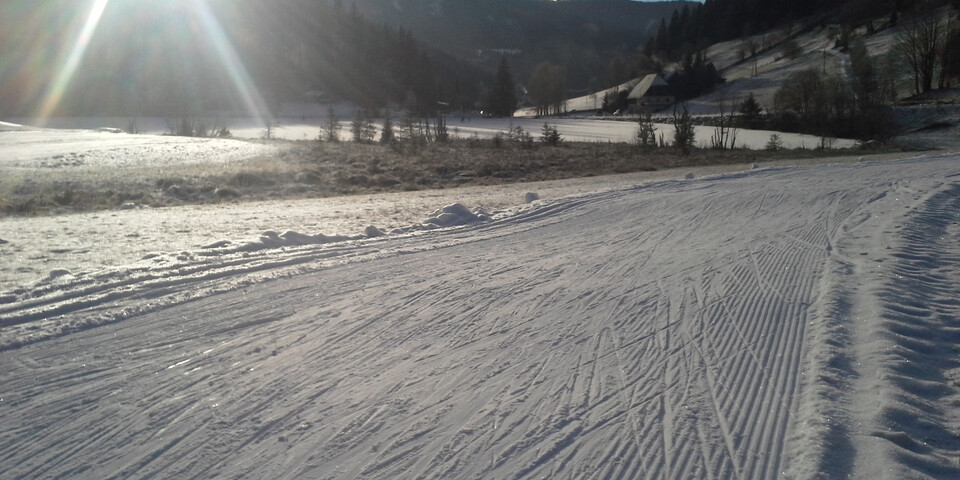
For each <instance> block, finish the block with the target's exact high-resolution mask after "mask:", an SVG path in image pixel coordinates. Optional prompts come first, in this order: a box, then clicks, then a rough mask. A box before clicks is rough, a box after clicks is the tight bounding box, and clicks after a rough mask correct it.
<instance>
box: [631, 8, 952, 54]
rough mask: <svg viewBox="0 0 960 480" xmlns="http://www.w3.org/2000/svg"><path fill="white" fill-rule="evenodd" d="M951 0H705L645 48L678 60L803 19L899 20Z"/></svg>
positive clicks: (668, 22) (669, 22)
mask: <svg viewBox="0 0 960 480" xmlns="http://www.w3.org/2000/svg"><path fill="white" fill-rule="evenodd" d="M947 3H953V4H954V5H960V0H803V1H797V0H705V1H704V3H703V4H702V5H698V4H687V5H684V7H683V8H681V9H678V10H676V11H674V12H673V13H672V14H671V15H670V16H669V17H668V18H665V19H664V21H663V22H662V23H661V24H660V25H659V26H658V28H657V32H656V34H654V35H652V36H651V39H650V41H649V43H648V44H647V45H646V47H645V49H644V51H645V53H646V54H647V55H648V56H658V57H660V58H661V59H664V60H680V59H682V58H683V56H685V55H690V54H693V53H695V52H696V51H698V50H700V49H702V48H704V47H706V46H708V45H710V44H713V43H717V42H722V41H726V40H733V39H737V38H742V37H746V36H750V35H754V34H758V33H762V32H765V31H769V30H772V29H775V28H777V27H780V26H783V25H788V24H791V23H794V22H797V21H801V20H807V21H809V20H810V19H817V20H819V23H820V24H838V25H844V26H861V25H866V26H867V27H868V28H870V27H871V26H872V22H873V21H874V20H876V19H877V18H880V17H889V18H890V20H891V22H890V23H891V24H895V23H896V21H897V19H898V18H899V16H901V15H904V14H909V13H912V12H915V11H923V10H930V9H933V8H936V7H938V6H941V5H945V4H947Z"/></svg>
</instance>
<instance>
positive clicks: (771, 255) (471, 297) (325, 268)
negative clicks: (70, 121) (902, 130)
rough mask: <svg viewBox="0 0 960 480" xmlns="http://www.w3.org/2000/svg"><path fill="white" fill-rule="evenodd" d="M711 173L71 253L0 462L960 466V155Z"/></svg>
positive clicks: (5, 427) (159, 470)
mask: <svg viewBox="0 0 960 480" xmlns="http://www.w3.org/2000/svg"><path fill="white" fill-rule="evenodd" d="M690 177H693V178H685V179H680V180H669V181H656V182H649V183H645V184H641V185H638V186H634V187H627V188H619V189H613V190H606V191H600V192H596V193H587V194H582V195H577V196H571V197H566V198H560V199H556V198H554V199H541V200H535V201H533V202H532V203H530V204H528V205H525V206H523V207H520V208H517V209H515V210H513V211H503V212H499V213H488V212H484V211H481V210H476V209H470V208H467V207H465V206H463V205H459V206H457V205H451V206H450V207H449V208H447V209H446V210H440V211H438V212H434V214H433V215H430V216H429V218H428V220H430V219H433V220H434V221H433V222H430V221H424V222H422V223H419V224H418V225H420V228H411V229H407V230H403V229H400V230H399V231H396V232H393V233H388V232H383V231H379V230H380V229H377V230H378V231H379V232H374V231H372V230H371V231H369V232H368V233H376V234H374V235H356V236H352V237H349V238H337V239H334V240H335V241H329V242H328V241H327V240H330V239H329V238H327V237H321V236H319V234H318V233H317V232H303V231H302V230H300V231H298V230H291V231H290V232H286V231H284V230H280V229H277V230H273V231H271V232H269V233H268V232H264V233H263V235H261V237H262V238H260V239H258V240H255V241H253V242H247V243H242V242H239V241H237V240H238V239H226V240H225V241H223V242H214V243H211V244H209V245H205V246H206V247H208V248H196V249H193V250H187V251H182V252H177V253H172V254H166V253H163V252H160V253H158V254H157V255H153V256H150V255H148V256H147V257H146V258H144V259H143V260H142V261H141V262H140V263H136V264H131V265H128V266H126V267H123V268H115V269H108V270H103V271H101V272H100V273H96V272H92V273H89V274H86V275H80V276H75V275H72V274H71V272H61V271H51V272H50V275H49V278H48V279H47V280H45V281H43V282H39V283H37V284H34V285H31V286H29V287H23V288H18V289H15V290H12V291H9V292H8V293H6V294H4V298H3V299H2V302H0V349H2V350H0V365H3V368H2V369H0V385H2V390H0V459H2V461H0V477H2V478H64V477H74V478H97V479H102V478H151V477H152V478H200V477H211V478H240V477H246V478H383V479H394V478H438V479H439V478H576V479H581V478H775V477H780V476H786V477H788V478H814V477H820V478H842V477H847V476H850V477H853V478H871V479H872V478H958V477H960V466H958V463H957V459H958V455H960V440H958V437H957V432H960V410H958V409H957V408H956V405H957V404H958V403H957V402H960V396H958V380H957V379H958V378H960V360H958V358H960V357H958V350H957V348H958V347H957V345H958V344H960V333H958V332H960V290H958V285H960V268H958V267H960V157H958V156H956V155H943V156H930V157H927V158H910V159H903V160H900V161H894V162H877V163H873V162H862V163H856V164H849V165H826V166H816V167H796V168H786V167H784V168H767V169H756V170H751V171H748V172H744V173H738V174H727V175H719V176H712V177H704V176H701V175H690ZM521 199H522V197H518V200H517V201H518V203H519V202H520V201H521ZM471 207H472V205H471ZM444 215H447V216H446V217H444ZM449 215H453V216H455V217H456V218H454V217H451V216H449ZM281 231H283V233H277V232H281ZM382 233H387V234H385V235H382ZM231 240H233V241H231ZM256 242H260V245H259V246H257V248H252V247H250V248H237V247H238V246H243V245H250V244H251V243H252V244H255V243H256Z"/></svg>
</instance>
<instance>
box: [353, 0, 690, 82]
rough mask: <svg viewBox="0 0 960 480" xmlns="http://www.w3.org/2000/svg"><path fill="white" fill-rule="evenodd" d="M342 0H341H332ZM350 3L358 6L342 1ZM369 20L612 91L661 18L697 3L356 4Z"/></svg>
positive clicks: (479, 60) (380, 0)
mask: <svg viewBox="0 0 960 480" xmlns="http://www.w3.org/2000/svg"><path fill="white" fill-rule="evenodd" d="M334 1H336V0H334ZM343 3H344V4H345V5H349V4H351V3H353V2H351V0H343ZM355 3H356V5H357V7H358V9H359V11H360V12H361V13H362V14H363V15H364V16H365V17H366V18H367V19H369V20H372V21H374V22H376V23H384V24H387V25H391V26H396V27H402V28H404V29H406V30H409V31H411V32H412V33H413V35H414V36H415V37H417V38H418V39H420V40H421V41H423V42H424V43H426V44H429V45H432V46H435V47H437V48H441V49H443V50H445V51H447V52H449V53H451V54H454V55H456V56H458V57H460V58H465V59H469V60H470V61H471V62H473V63H475V64H477V65H480V66H482V67H484V68H485V69H486V70H488V71H492V70H493V69H494V68H495V67H496V66H497V63H498V62H499V61H500V56H501V54H502V53H503V52H507V55H508V60H509V62H510V66H511V69H512V70H513V72H514V73H515V76H516V77H517V78H518V79H520V80H521V81H523V80H525V79H527V78H528V77H529V75H530V73H531V72H532V70H533V69H534V67H535V66H536V65H537V64H539V63H541V62H545V61H546V62H551V63H553V64H556V65H558V66H560V67H562V69H563V72H564V74H565V77H566V79H565V80H566V85H567V87H568V88H571V89H586V88H593V89H597V88H601V87H604V86H608V85H607V84H608V83H609V80H610V79H608V78H607V74H606V69H607V67H608V65H609V62H610V61H611V59H613V58H617V57H629V56H631V55H633V54H635V53H636V51H637V50H638V49H639V48H641V47H642V46H643V45H644V44H645V43H646V42H647V39H648V38H650V36H652V35H653V34H655V33H656V31H657V26H658V25H659V24H660V21H661V19H663V18H666V19H669V18H670V16H671V14H672V13H673V12H675V11H677V10H678V9H679V8H680V7H681V6H683V5H687V4H689V5H695V3H693V2H682V1H665V2H636V1H632V0H576V1H558V2H553V1H546V0H356V2H355Z"/></svg>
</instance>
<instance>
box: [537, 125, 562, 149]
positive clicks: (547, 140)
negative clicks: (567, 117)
mask: <svg viewBox="0 0 960 480" xmlns="http://www.w3.org/2000/svg"><path fill="white" fill-rule="evenodd" d="M562 141H563V138H562V137H561V136H560V132H559V131H557V127H551V126H550V124H548V123H544V124H543V128H542V129H541V130H540V142H541V143H543V144H545V145H551V146H554V147H556V146H557V145H560V142H562Z"/></svg>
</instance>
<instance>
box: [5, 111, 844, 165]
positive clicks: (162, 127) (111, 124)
mask: <svg viewBox="0 0 960 480" xmlns="http://www.w3.org/2000/svg"><path fill="white" fill-rule="evenodd" d="M316 107H317V108H314V109H312V110H310V113H312V114H313V115H314V116H312V117H311V116H308V117H282V118H280V119H278V120H276V121H275V123H274V125H273V127H272V129H271V131H270V136H271V137H272V138H280V139H286V140H312V139H316V138H317V137H318V136H319V134H320V128H321V126H322V125H325V123H326V120H325V115H326V113H325V112H326V110H323V109H322V108H320V107H321V106H320V105H317V106H316ZM340 110H341V111H340V118H342V119H344V120H342V121H341V127H342V129H341V131H340V138H341V139H343V140H350V139H352V136H351V134H350V122H349V121H348V120H346V119H349V118H351V117H352V115H353V112H352V111H351V110H350V108H349V107H347V106H343V107H342V108H340ZM15 121H19V122H23V123H27V124H29V123H30V122H31V120H30V119H15ZM129 122H130V119H124V118H59V119H51V120H49V121H48V122H47V124H48V126H49V127H54V128H57V129H61V130H55V131H63V130H62V129H73V130H75V131H78V132H79V131H81V130H79V129H85V128H86V129H97V128H102V127H108V128H120V129H122V128H125V126H126V125H127V124H128V123H129ZM209 122H210V124H211V125H213V124H218V125H220V124H222V125H224V126H226V127H228V128H229V129H230V132H231V134H233V136H235V137H237V138H247V139H256V138H263V137H264V136H265V135H266V133H267V132H266V129H265V128H264V127H263V125H262V123H261V122H257V121H254V120H252V119H249V118H227V119H220V120H216V119H209ZM394 122H396V120H394ZM446 122H447V129H448V131H449V133H450V135H452V136H454V137H457V138H471V137H474V136H476V137H477V138H485V139H489V138H493V137H494V136H495V135H497V134H498V133H499V134H504V133H506V132H507V131H508V130H510V129H511V128H516V127H520V128H522V129H523V130H524V131H526V132H527V133H529V134H530V135H532V136H533V138H534V139H539V137H540V132H541V129H542V128H543V124H544V123H548V124H550V126H552V127H556V128H557V131H559V132H560V134H561V136H562V137H563V139H564V140H566V141H570V142H600V143H606V142H625V143H632V142H633V141H634V139H635V138H636V133H637V123H636V122H634V121H620V120H598V119H586V118H575V117H571V118H549V119H538V118H526V117H515V118H510V119H504V118H482V117H471V116H466V117H462V118H461V117H459V116H456V115H451V116H449V117H447V118H446ZM375 123H376V125H377V128H378V131H379V129H380V128H382V120H378V121H376V122H375ZM137 125H138V128H139V129H140V130H139V131H141V132H143V133H149V134H153V135H160V134H164V133H166V131H167V127H166V122H165V121H164V120H163V119H158V118H140V119H138V120H137ZM656 128H657V135H658V136H660V135H663V138H664V141H666V142H667V143H668V144H669V143H671V142H672V141H673V132H674V127H673V125H669V124H656ZM0 131H2V128H0ZM773 133H777V134H778V135H779V136H780V139H781V141H782V143H783V147H784V148H807V149H814V148H817V147H818V146H819V145H820V143H821V139H820V137H817V136H815V135H804V134H797V133H783V132H771V131H767V130H747V129H736V130H735V135H736V142H735V146H736V147H737V148H750V149H754V150H762V149H763V148H764V147H765V146H766V144H767V142H769V141H770V135H771V134H773ZM21 134H22V132H21ZM89 134H90V135H100V136H103V135H109V134H104V133H99V132H90V133H89ZM118 135H122V134H118ZM695 135H696V141H695V143H696V145H698V146H703V147H709V146H710V140H711V138H712V137H713V135H714V128H712V127H702V126H697V127H695ZM11 136H12V135H11ZM135 137H136V136H135ZM146 137H150V135H147V136H146ZM153 138H154V139H157V138H158V137H153ZM161 138H164V139H166V138H177V137H167V136H164V137H161ZM30 141H32V139H25V140H24V142H30ZM112 141H113V142H120V141H121V140H119V139H114V140H112ZM179 141H180V142H183V143H186V144H190V143H197V142H199V141H202V140H196V139H193V140H190V139H181V140H179ZM147 143H149V142H147ZM857 144H858V142H857V141H855V140H850V139H829V141H828V147H829V148H852V147H856V146H857ZM0 146H2V142H0ZM184 148H186V147H180V152H183V149H184ZM101 150H107V151H110V150H111V149H109V148H107V149H101ZM113 151H114V152H115V151H116V149H113ZM36 153H37V154H41V153H44V152H42V151H37V152H36ZM58 153H61V154H64V152H58ZM69 153H70V152H66V154H69ZM178 153H179V152H178ZM2 158H3V157H0V159H2ZM66 158H67V160H70V157H69V155H68V156H67V157H66ZM0 161H2V160H0Z"/></svg>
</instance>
